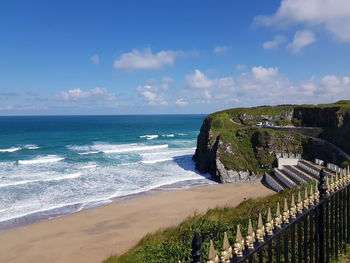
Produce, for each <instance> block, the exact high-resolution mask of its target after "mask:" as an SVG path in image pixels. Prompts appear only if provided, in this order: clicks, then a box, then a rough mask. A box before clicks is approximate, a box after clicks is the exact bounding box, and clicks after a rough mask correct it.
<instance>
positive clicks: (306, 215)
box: [191, 167, 350, 263]
mask: <svg viewBox="0 0 350 263" xmlns="http://www.w3.org/2000/svg"><path fill="white" fill-rule="evenodd" d="M319 178H320V179H319V182H318V187H317V189H316V190H315V192H314V191H313V189H312V185H311V186H310V188H309V191H308V189H307V188H306V189H305V193H304V194H303V195H304V198H302V194H301V192H300V191H299V192H298V196H297V202H295V197H294V195H292V196H291V200H290V203H289V206H288V201H287V199H285V200H284V207H283V211H282V213H281V211H280V205H279V203H278V204H277V208H276V212H275V215H274V216H272V213H271V209H270V208H269V209H268V212H267V217H266V222H265V224H264V223H263V217H262V215H261V213H260V214H259V219H258V224H257V229H256V230H254V228H253V224H252V221H251V220H249V222H248V231H247V235H246V236H245V237H244V238H243V236H242V233H241V230H240V226H239V225H238V226H237V231H236V239H235V242H234V244H233V245H232V246H231V245H230V244H229V241H228V238H227V234H226V233H225V234H224V237H223V238H224V241H223V249H222V251H221V253H220V256H219V255H217V253H216V250H215V248H214V245H213V241H212V240H210V248H209V255H208V258H207V260H206V262H207V263H219V262H223V263H240V262H249V263H252V262H258V263H264V262H267V263H272V262H277V263H279V262H284V263H287V262H292V263H294V262H298V263H299V262H308V263H313V262H314V263H328V262H330V259H331V258H338V255H339V254H340V253H344V252H346V249H347V245H348V244H349V245H350V171H349V167H348V168H347V170H345V169H344V170H342V171H341V172H340V174H336V175H333V176H329V174H326V173H325V171H324V170H323V169H322V170H321V171H320V174H319ZM191 263H204V261H202V252H201V240H200V236H199V234H197V233H195V234H194V237H193V240H192V261H191Z"/></svg>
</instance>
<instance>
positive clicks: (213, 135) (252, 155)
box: [193, 102, 350, 183]
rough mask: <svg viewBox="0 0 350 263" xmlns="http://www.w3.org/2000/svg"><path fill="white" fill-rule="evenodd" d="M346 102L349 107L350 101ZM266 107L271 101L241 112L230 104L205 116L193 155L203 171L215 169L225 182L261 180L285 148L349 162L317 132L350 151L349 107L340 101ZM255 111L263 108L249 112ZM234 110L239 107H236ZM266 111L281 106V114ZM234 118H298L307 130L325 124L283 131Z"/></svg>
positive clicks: (339, 162)
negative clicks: (235, 121)
mask: <svg viewBox="0 0 350 263" xmlns="http://www.w3.org/2000/svg"><path fill="white" fill-rule="evenodd" d="M347 103H349V107H350V102H347ZM266 108H267V107H266V106H264V107H260V108H254V109H253V111H251V110H250V109H241V110H242V112H241V113H238V114H237V113H235V114H236V115H235V116H233V115H230V114H228V113H227V112H229V110H228V111H223V112H218V113H215V114H211V115H209V116H208V117H207V118H205V120H204V121H203V124H202V127H201V130H200V134H199V135H198V140H197V149H196V152H195V155H194V156H193V160H194V161H195V162H196V169H197V170H199V171H200V172H201V173H210V174H211V175H212V176H213V177H214V178H215V179H217V180H219V181H221V182H223V183H229V182H252V181H257V180H259V178H260V177H261V175H262V174H263V173H264V172H266V171H268V170H269V169H271V168H273V167H275V166H276V156H275V155H276V153H281V152H290V153H302V157H303V158H305V159H307V160H310V161H313V160H314V159H315V158H317V159H321V160H324V161H325V162H326V163H327V162H331V163H334V164H337V165H342V164H344V165H345V163H346V162H349V164H350V159H349V158H347V157H346V154H345V155H344V154H343V153H341V152H340V151H339V149H338V150H337V147H332V146H331V145H329V144H328V143H327V142H325V141H322V140H319V139H317V138H313V137H317V136H318V135H319V134H320V133H321V134H320V135H319V136H320V138H322V139H326V140H328V141H329V142H330V143H333V144H335V145H337V146H338V147H339V148H341V149H342V150H344V151H345V152H350V111H349V109H342V110H339V109H340V107H338V106H336V104H332V105H330V106H329V107H324V106H322V107H318V106H310V105H307V106H293V105H288V106H286V107H285V108H284V110H283V108H282V109H281V108H279V109H278V110H277V111H275V110H270V109H266ZM271 108H273V107H271ZM254 111H255V112H263V113H264V114H260V115H252V114H249V113H251V112H254ZM233 112H237V109H235V111H233ZM266 112H277V114H275V113H274V115H271V116H270V115H268V114H266ZM231 114H232V112H231ZM216 117H217V118H216ZM226 118H227V123H225V119H226ZM231 119H235V120H237V119H238V120H239V121H240V122H241V123H242V124H244V123H245V121H250V122H251V121H257V120H261V119H266V120H278V121H282V123H286V125H288V124H290V123H291V121H292V120H298V122H300V124H301V126H304V127H306V128H305V129H306V130H307V129H309V130H310V128H307V127H320V128H322V129H319V130H315V131H312V130H311V131H309V130H307V131H305V132H302V131H301V130H300V128H295V129H291V128H289V129H285V130H284V131H281V130H271V129H266V128H265V129H260V128H256V127H255V128H254V127H250V126H245V125H240V126H237V124H235V123H232V121H231ZM233 125H236V126H233ZM212 126H213V127H214V128H212ZM310 136H311V137H310Z"/></svg>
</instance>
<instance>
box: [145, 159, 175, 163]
mask: <svg viewBox="0 0 350 263" xmlns="http://www.w3.org/2000/svg"><path fill="white" fill-rule="evenodd" d="M172 160H173V158H165V159H158V160H148V161H141V163H144V164H154V163H161V162H167V161H172Z"/></svg>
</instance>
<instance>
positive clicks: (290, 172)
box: [265, 159, 333, 191]
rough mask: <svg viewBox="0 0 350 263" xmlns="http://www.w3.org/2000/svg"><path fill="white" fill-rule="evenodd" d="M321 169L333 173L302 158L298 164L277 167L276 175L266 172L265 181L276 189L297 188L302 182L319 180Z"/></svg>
mask: <svg viewBox="0 0 350 263" xmlns="http://www.w3.org/2000/svg"><path fill="white" fill-rule="evenodd" d="M321 169H324V171H325V172H326V174H327V175H328V176H331V175H333V172H332V171H330V170H329V169H327V168H325V167H323V166H320V165H317V164H314V163H312V162H309V161H306V160H303V159H300V160H299V161H298V163H297V165H284V166H282V167H281V169H278V168H275V169H274V175H269V174H265V182H266V183H267V185H268V186H269V187H271V188H272V189H274V190H275V191H281V190H283V189H292V188H297V187H298V186H299V185H301V184H305V183H309V182H311V181H317V180H318V179H319V173H320V171H321Z"/></svg>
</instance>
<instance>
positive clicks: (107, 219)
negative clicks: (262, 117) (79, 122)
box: [0, 182, 274, 263]
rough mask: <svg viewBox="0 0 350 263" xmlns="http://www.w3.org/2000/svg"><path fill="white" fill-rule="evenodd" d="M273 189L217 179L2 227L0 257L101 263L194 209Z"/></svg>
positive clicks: (198, 210)
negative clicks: (50, 217)
mask: <svg viewBox="0 0 350 263" xmlns="http://www.w3.org/2000/svg"><path fill="white" fill-rule="evenodd" d="M273 193H274V192H273V191H272V190H270V189H268V188H266V187H265V186H263V185H262V184H261V183H260V182H255V183H234V184H214V185H207V186H201V187H195V188H190V189H185V190H179V189H178V190H171V191H164V192H160V193H156V194H149V195H147V196H142V197H137V198H132V199H128V200H124V201H120V202H115V203H111V204H108V205H105V206H102V207H98V208H95V209H89V210H84V211H80V212H77V213H74V214H70V215H67V216H62V217H59V218H54V219H51V220H45V221H42V222H37V223H34V224H31V225H26V226H22V227H18V228H15V229H11V230H8V231H5V232H1V233H0V242H1V244H2V246H1V247H0V262H13V263H17V262H18V263H19V262H36V263H41V262H43V263H44V262H45V263H47V262H55V263H60V262H62V263H100V262H101V261H102V260H104V259H106V258H107V257H109V256H110V255H112V254H118V255H120V254H122V253H125V252H126V251H128V250H129V249H131V248H132V247H133V246H134V245H136V244H137V243H138V242H139V241H140V239H142V238H143V237H144V236H145V235H146V234H148V233H153V232H155V231H157V230H159V229H164V228H167V227H171V226H175V225H178V224H179V223H181V222H182V221H183V220H184V219H186V218H187V217H189V216H192V215H194V214H195V213H197V214H198V213H205V212H206V211H207V210H208V209H210V208H215V207H223V206H237V205H238V204H239V203H241V202H242V201H244V200H245V199H250V198H257V197H263V196H267V195H270V194H273Z"/></svg>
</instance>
